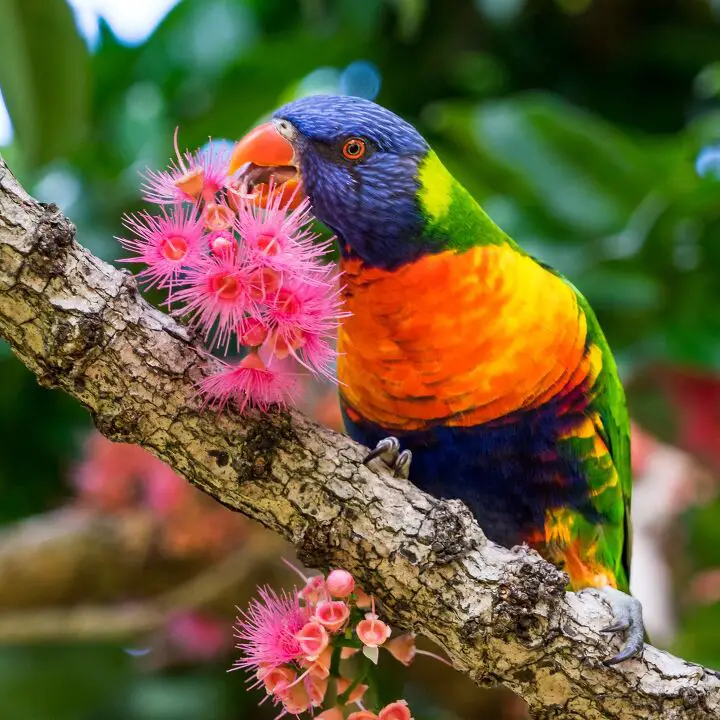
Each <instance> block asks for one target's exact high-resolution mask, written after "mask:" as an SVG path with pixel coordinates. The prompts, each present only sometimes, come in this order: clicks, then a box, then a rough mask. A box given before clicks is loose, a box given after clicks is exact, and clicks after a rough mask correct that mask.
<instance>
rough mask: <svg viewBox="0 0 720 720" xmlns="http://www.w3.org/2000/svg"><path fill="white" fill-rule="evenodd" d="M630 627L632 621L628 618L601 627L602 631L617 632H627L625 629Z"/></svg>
mask: <svg viewBox="0 0 720 720" xmlns="http://www.w3.org/2000/svg"><path fill="white" fill-rule="evenodd" d="M629 629H630V623H629V622H628V621H627V620H623V621H622V622H616V623H614V624H612V625H608V626H607V627H604V628H600V632H601V633H617V632H625V630H629Z"/></svg>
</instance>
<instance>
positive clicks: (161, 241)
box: [118, 207, 203, 290]
mask: <svg viewBox="0 0 720 720" xmlns="http://www.w3.org/2000/svg"><path fill="white" fill-rule="evenodd" d="M123 224H124V225H125V227H126V228H127V229H128V230H130V231H131V232H132V233H133V234H134V235H135V237H134V238H130V239H126V238H118V239H119V240H120V244H121V245H122V246H123V247H124V248H125V249H126V250H129V251H131V252H133V253H135V255H134V256H133V257H127V258H122V259H121V260H120V262H127V263H142V264H144V265H147V267H146V269H145V270H143V271H141V272H140V273H139V274H138V279H139V280H140V281H141V282H143V283H145V284H146V285H147V287H155V286H159V287H169V288H170V289H171V290H172V286H173V285H174V283H176V282H177V280H178V277H179V275H180V273H181V271H182V270H183V268H188V267H192V266H193V265H194V264H195V263H197V262H198V261H200V260H201V258H202V251H203V243H202V236H203V225H202V222H201V221H200V219H199V218H198V215H197V211H196V209H195V208H193V207H191V208H185V209H183V208H181V207H175V208H173V209H171V210H170V212H168V211H167V210H165V209H164V208H163V210H162V214H161V215H158V216H153V215H149V214H148V213H146V212H143V213H140V214H139V215H136V216H132V215H128V216H126V217H125V218H124V220H123Z"/></svg>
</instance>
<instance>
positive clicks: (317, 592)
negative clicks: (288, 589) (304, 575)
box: [299, 575, 327, 605]
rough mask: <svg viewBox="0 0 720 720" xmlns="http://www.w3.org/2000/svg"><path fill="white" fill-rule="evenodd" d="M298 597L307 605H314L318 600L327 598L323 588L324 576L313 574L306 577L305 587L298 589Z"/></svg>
mask: <svg viewBox="0 0 720 720" xmlns="http://www.w3.org/2000/svg"><path fill="white" fill-rule="evenodd" d="M299 595H300V599H301V600H304V601H305V602H306V603H308V605H315V604H317V603H318V602H319V601H320V600H323V599H325V598H327V591H326V589H325V578H324V577H323V576H322V575H313V576H312V577H311V578H308V580H307V582H306V583H305V587H304V588H303V589H302V590H300V593H299Z"/></svg>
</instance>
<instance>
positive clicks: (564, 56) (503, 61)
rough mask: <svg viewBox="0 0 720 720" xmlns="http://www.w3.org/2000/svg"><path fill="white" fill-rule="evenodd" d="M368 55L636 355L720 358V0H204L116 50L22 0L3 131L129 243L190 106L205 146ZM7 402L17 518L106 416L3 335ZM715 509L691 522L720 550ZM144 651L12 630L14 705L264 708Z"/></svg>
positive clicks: (105, 36) (3, 80) (44, 493)
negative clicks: (48, 644)
mask: <svg viewBox="0 0 720 720" xmlns="http://www.w3.org/2000/svg"><path fill="white" fill-rule="evenodd" d="M122 1H123V0H118V2H122ZM358 60H364V61H370V62H372V63H374V65H375V66H376V67H377V69H378V71H379V75H380V78H381V82H382V85H381V90H380V93H379V95H378V98H377V99H378V101H379V102H381V103H383V104H384V105H387V106H389V107H390V108H392V109H393V110H395V111H397V112H399V113H401V114H403V115H404V116H405V117H407V118H408V119H409V120H411V121H412V122H414V123H415V124H416V125H417V126H418V127H419V128H420V129H421V130H422V131H423V132H424V133H425V134H426V135H427V137H428V138H429V139H430V140H431V142H432V143H433V144H434V145H435V147H436V149H437V150H438V152H439V153H440V155H441V157H442V158H443V159H444V160H445V161H446V163H447V165H448V166H449V167H450V168H451V170H452V171H453V172H454V173H455V174H456V175H457V176H458V177H459V178H460V179H461V180H462V181H463V182H464V183H465V184H466V185H467V187H468V188H469V189H470V190H471V191H472V192H473V193H474V194H475V195H476V196H477V197H478V198H479V199H481V200H482V202H483V203H484V205H485V207H486V208H487V210H488V211H489V212H490V214H491V215H492V216H493V217H494V218H495V219H496V220H497V221H498V222H499V223H500V224H501V225H502V226H503V227H504V228H505V229H506V230H507V231H508V232H509V233H510V234H512V235H513V236H514V237H515V238H516V239H517V240H518V241H519V242H520V243H521V244H523V245H524V246H525V247H526V248H528V249H530V250H531V251H532V252H533V253H535V254H536V255H538V256H540V257H541V258H542V259H543V260H545V261H547V262H550V263H551V264H553V265H555V266H557V267H558V268H559V269H560V270H562V271H563V272H565V273H566V274H567V275H568V276H569V277H570V278H571V279H572V280H573V282H575V283H576V284H577V285H578V287H580V289H581V290H582V291H583V292H585V293H586V294H587V296H588V297H589V299H590V301H591V303H592V304H593V306H594V307H595V309H596V310H597V312H598V315H599V316H600V320H601V322H602V324H603V326H604V327H605V329H606V331H607V334H608V336H609V338H610V341H611V344H612V345H613V347H614V349H615V351H616V353H617V355H618V358H619V360H620V362H621V367H622V369H623V371H624V373H625V376H626V378H628V379H632V378H637V377H642V376H643V374H644V373H645V372H646V370H647V368H649V367H651V366H652V365H656V364H659V363H671V364H682V365H688V366H692V367H701V368H704V369H706V370H710V371H717V370H718V369H719V368H720V271H718V268H719V267H720V182H719V179H720V161H715V162H714V163H713V162H712V161H708V162H701V163H698V158H699V157H701V153H702V152H703V151H705V152H706V153H707V152H708V151H709V149H712V148H713V147H714V146H715V144H717V143H720V6H719V3H717V2H716V1H715V0H665V1H664V2H648V1H646V0H604V1H603V2H600V1H599V0H474V1H473V0H364V2H362V3H358V2H357V0H335V1H333V0H298V1H293V0H182V1H181V2H180V3H179V4H178V5H177V6H176V7H175V8H174V9H173V10H172V11H171V12H170V13H169V15H168V16H167V17H166V18H165V20H164V21H163V22H162V24H161V25H160V26H159V27H158V29H157V30H156V31H155V32H154V33H153V34H152V35H151V37H150V38H149V39H148V40H147V41H146V42H144V43H142V44H140V45H138V46H134V47H129V46H126V45H124V44H123V43H122V42H120V41H119V40H118V39H117V38H116V37H115V36H114V35H113V33H112V31H111V29H110V28H109V27H108V25H107V24H105V23H104V22H101V26H100V37H99V40H98V43H97V48H96V49H95V50H94V51H92V52H91V51H89V50H88V49H87V48H86V45H85V43H84V42H83V40H82V39H81V37H80V36H79V34H78V32H77V30H76V28H75V25H74V23H73V22H72V15H71V12H70V10H69V9H68V7H67V6H66V5H65V2H64V0H0V88H1V89H2V92H3V94H4V97H5V100H6V103H7V106H8V108H9V111H10V114H11V116H12V119H13V121H14V126H15V139H14V142H13V144H12V145H11V146H10V147H7V148H4V149H3V154H4V155H5V156H6V158H7V159H8V160H9V162H10V164H11V166H12V167H13V169H14V170H15V171H16V172H17V173H18V175H19V176H20V178H21V180H23V181H24V182H25V184H26V185H27V186H28V187H29V189H30V190H31V191H33V192H34V193H35V194H36V195H37V196H38V197H39V198H40V199H42V200H45V201H54V202H56V203H58V204H59V205H60V206H61V207H62V208H63V209H64V210H65V212H66V213H68V214H69V215H70V217H71V218H72V219H73V220H74V222H75V223H76V224H77V226H78V229H79V237H80V239H81V241H82V242H83V243H84V244H85V245H86V246H88V247H89V248H90V249H92V250H93V251H94V252H96V253H98V254H100V255H102V256H104V257H105V258H107V259H114V258H116V257H117V256H118V255H119V251H118V246H117V245H116V243H115V241H114V240H113V236H115V235H117V234H120V232H121V226H120V219H121V216H122V213H123V212H126V211H130V210H134V209H136V208H137V207H139V193H138V186H139V179H138V172H139V171H141V170H143V169H144V168H145V167H146V166H151V167H158V166H162V165H163V164H164V163H165V161H166V158H167V157H168V156H169V155H170V154H171V140H172V132H173V129H174V128H175V127H176V126H179V127H180V138H181V144H182V145H185V146H188V147H195V146H198V145H201V144H203V143H204V142H205V141H206V140H207V138H208V136H209V135H212V136H213V137H214V138H229V139H233V138H237V137H239V136H240V135H242V134H243V133H244V132H245V131H246V130H247V129H248V128H249V127H251V126H252V125H253V124H254V123H256V122H257V121H258V120H260V119H261V118H262V117H263V115H265V114H266V113H268V112H270V111H271V110H272V109H273V108H274V107H276V106H277V105H278V104H280V103H281V102H283V101H285V100H287V99H289V98H292V97H294V96H296V95H298V94H302V93H304V92H308V91H312V90H328V91H338V90H339V89H340V88H341V87H342V77H343V76H342V72H343V70H344V68H346V67H347V66H348V64H350V63H353V62H355V61H358ZM706 159H707V156H706ZM698 167H700V168H701V170H702V171H703V174H704V177H700V176H699V174H698ZM630 387H631V405H632V409H633V412H634V414H635V415H636V416H637V417H639V418H641V419H642V420H644V421H645V422H646V424H647V425H648V426H649V427H650V429H652V430H655V431H656V432H658V433H659V434H660V435H662V436H664V437H666V438H669V439H671V438H672V433H673V422H672V412H671V409H670V408H668V407H666V406H665V405H663V404H662V403H660V402H658V399H657V394H656V393H651V394H650V396H648V394H647V393H646V392H645V393H643V392H637V393H633V392H632V387H633V386H632V385H631V386H630ZM0 423H1V424H2V430H3V431H4V432H3V435H2V436H3V437H4V438H5V439H6V441H7V440H11V442H6V443H4V448H3V453H2V454H0V493H1V496H2V504H1V505H0V516H1V517H2V519H3V520H5V521H9V520H12V519H13V518H18V517H22V516H25V515H27V514H29V513H32V512H38V511H42V510H44V509H47V508H49V507H52V506H55V505H57V504H59V503H61V502H62V499H63V496H64V495H65V494H66V493H67V485H66V477H67V472H68V468H69V467H70V464H71V462H72V459H73V457H74V456H75V454H76V452H77V448H78V441H79V440H80V439H81V438H82V435H83V432H84V430H85V428H86V427H87V426H88V418H87V417H86V416H85V414H84V412H83V411H82V410H81V409H80V408H78V407H77V406H76V405H75V404H74V403H73V402H71V401H69V400H68V399H66V398H64V397H62V396H60V395H59V394H57V393H53V392H49V391H46V390H42V389H40V388H38V387H37V386H36V384H35V380H34V378H33V377H32V376H31V375H30V374H29V373H28V372H26V371H25V370H24V369H23V368H22V367H21V366H20V365H19V363H17V361H16V360H15V359H14V358H13V357H11V355H10V354H9V353H8V351H7V350H6V349H5V348H3V347H0ZM708 512H710V513H711V516H710V517H709V518H708V517H705V516H704V515H703V517H702V518H701V519H699V520H698V523H699V524H698V525H697V530H696V531H693V530H692V528H691V532H690V534H691V536H692V537H693V538H702V541H701V542H699V544H698V545H697V552H698V554H702V553H703V552H705V553H708V554H709V555H710V556H711V557H714V561H715V563H716V564H717V560H718V554H717V551H715V550H714V549H715V548H717V547H718V546H720V530H719V529H720V522H718V520H719V519H720V507H713V508H712V510H710V509H708ZM693 527H695V526H693ZM709 546H711V547H710V548H709ZM709 562H712V560H710V561H709ZM710 626H712V627H715V628H717V627H720V608H718V607H716V606H710V607H706V608H704V609H703V610H702V612H700V611H695V612H694V614H693V613H689V614H688V616H687V617H686V618H685V621H684V625H683V632H682V638H683V639H682V642H681V647H680V648H679V649H681V650H683V651H687V653H688V654H689V655H691V656H694V657H696V659H698V660H703V661H704V662H708V663H713V664H715V666H717V667H720V641H718V636H717V633H715V636H711V635H712V634H711V633H708V632H707V628H708V627H710ZM136 665H137V663H135V661H134V660H133V659H132V658H129V657H126V656H124V655H123V654H122V653H120V652H119V650H118V649H117V648H93V647H84V648H76V647H73V648H69V647H55V648H23V649H12V650H4V651H2V652H0V689H1V690H2V692H1V693H0V694H1V695H2V697H3V702H2V707H3V709H2V713H1V714H2V717H3V718H8V720H14V719H15V718H17V719H18V720H42V719H43V718H68V719H70V718H73V719H75V718H77V719H81V718H82V719H86V718H87V719H89V718H115V717H117V718H120V717H122V718H125V719H130V718H132V719H137V720H146V719H147V720H151V719H152V720H157V719H160V718H163V719H164V718H173V719H175V718H180V719H182V718H185V717H187V718H190V717H192V718H200V717H202V718H203V719H204V720H206V719H210V718H218V719H222V718H239V717H255V716H258V717H259V715H256V712H257V711H255V710H253V709H252V707H253V704H254V701H255V698H253V697H249V696H248V695H247V693H245V692H244V690H243V688H242V683H241V681H240V679H239V678H236V677H232V676H231V677H230V678H229V679H228V678H227V677H226V676H225V675H224V673H223V672H222V669H221V668H213V669H212V670H209V669H208V668H203V669H197V668H190V669H187V670H183V671H182V672H178V673H176V674H172V675H162V674H157V675H149V676H148V675H143V674H142V673H140V672H139V670H138V669H137V667H136ZM37 687H42V689H43V694H42V697H41V696H40V695H39V694H38V693H37V691H36V688H37ZM265 715H267V716H268V717H271V716H272V715H273V712H272V710H269V711H268V712H267V713H265ZM417 717H418V720H422V718H423V717H428V718H429V717H439V715H438V714H437V713H436V712H434V711H432V712H430V711H429V714H428V715H426V716H423V714H422V713H421V712H418V713H417Z"/></svg>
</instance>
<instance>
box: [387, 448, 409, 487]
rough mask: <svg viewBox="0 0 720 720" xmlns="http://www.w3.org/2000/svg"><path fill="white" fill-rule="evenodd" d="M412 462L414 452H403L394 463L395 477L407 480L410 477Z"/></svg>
mask: <svg viewBox="0 0 720 720" xmlns="http://www.w3.org/2000/svg"><path fill="white" fill-rule="evenodd" d="M411 462H412V452H410V450H403V451H402V452H401V453H400V454H399V455H398V456H397V458H396V459H395V462H394V463H393V466H392V469H393V475H395V477H397V478H404V479H405V480H407V479H408V478H409V477H410V463H411Z"/></svg>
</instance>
